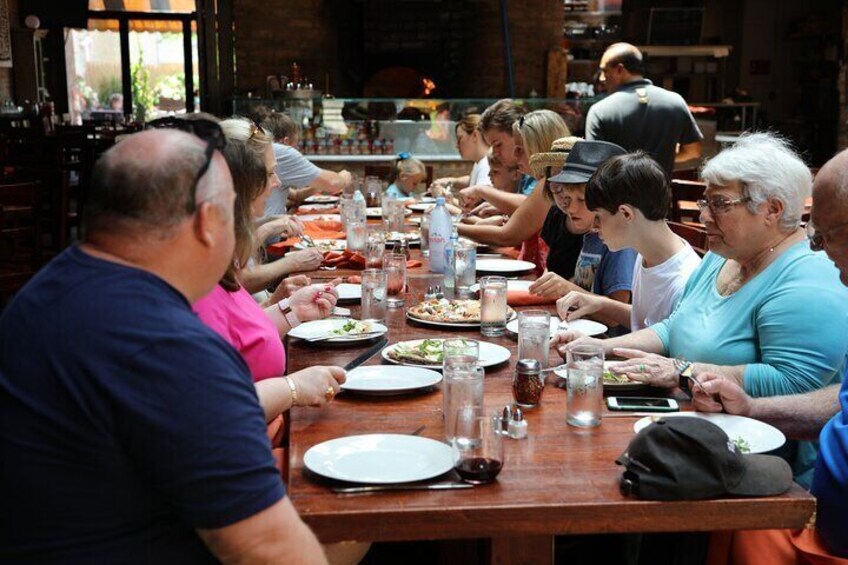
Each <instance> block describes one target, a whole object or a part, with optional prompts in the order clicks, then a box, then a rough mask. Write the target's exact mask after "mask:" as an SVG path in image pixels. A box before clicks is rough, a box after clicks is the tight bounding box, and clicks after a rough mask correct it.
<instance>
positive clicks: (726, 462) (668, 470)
mask: <svg viewBox="0 0 848 565" xmlns="http://www.w3.org/2000/svg"><path fill="white" fill-rule="evenodd" d="M616 463H618V464H619V465H623V466H624V467H626V469H627V470H626V471H625V472H624V474H623V475H622V477H621V489H622V492H624V493H625V494H632V495H634V496H637V497H639V498H643V499H646V500H703V499H708V498H721V497H729V496H774V495H778V494H781V493H784V492H786V491H787V490H789V487H790V486H792V469H791V468H790V467H789V464H788V463H787V462H786V461H784V460H783V459H781V458H780V457H776V456H773V455H756V454H748V455H744V454H742V453H741V452H740V451H739V448H738V447H737V446H736V444H735V443H734V442H732V441H730V438H728V437H727V434H726V433H724V430H722V429H721V428H719V427H718V426H716V425H715V424H713V423H712V422H709V421H707V420H705V419H703V418H691V417H676V418H664V419H661V420H659V421H657V422H655V423H653V424H650V425H649V426H647V427H646V428H644V429H643V430H642V431H640V432H639V433H638V434H636V437H634V438H633V440H632V441H631V442H630V445H629V446H628V447H627V450H626V451H625V452H624V453H623V454H622V455H621V456H620V457H619V458H618V459H616Z"/></svg>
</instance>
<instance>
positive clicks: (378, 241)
mask: <svg viewBox="0 0 848 565" xmlns="http://www.w3.org/2000/svg"><path fill="white" fill-rule="evenodd" d="M385 252H386V236H385V234H384V233H383V231H382V230H375V231H373V232H372V231H370V230H369V233H368V242H367V243H366V244H365V266H366V268H368V269H378V268H380V267H382V266H383V254H384V253H385Z"/></svg>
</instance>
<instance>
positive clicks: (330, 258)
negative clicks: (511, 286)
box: [324, 249, 423, 283]
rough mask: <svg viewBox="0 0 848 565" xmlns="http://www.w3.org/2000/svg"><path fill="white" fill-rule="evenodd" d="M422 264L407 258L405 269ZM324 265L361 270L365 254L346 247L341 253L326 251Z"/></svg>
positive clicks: (415, 267)
mask: <svg viewBox="0 0 848 565" xmlns="http://www.w3.org/2000/svg"><path fill="white" fill-rule="evenodd" d="M422 265H423V263H422V262H421V261H415V260H409V261H407V262H406V268H407V269H417V268H418V267H420V266H422ZM324 266H325V267H338V268H340V269H357V270H362V269H364V268H365V256H364V255H362V254H361V253H354V252H352V251H348V250H347V249H345V250H344V251H342V252H341V253H340V252H338V251H327V252H326V253H324ZM351 278H352V277H351ZM351 282H352V281H351ZM359 282H360V283H361V282H362V280H361V279H360V281H359Z"/></svg>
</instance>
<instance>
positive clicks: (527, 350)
mask: <svg viewBox="0 0 848 565" xmlns="http://www.w3.org/2000/svg"><path fill="white" fill-rule="evenodd" d="M550 338H551V314H550V312H548V311H546V310H525V311H524V312H519V314H518V358H519V359H535V360H536V361H538V362H539V366H540V367H541V368H542V369H545V368H546V367H547V366H548V355H549V351H550V345H549V344H550Z"/></svg>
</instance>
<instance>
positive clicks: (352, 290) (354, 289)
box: [336, 283, 362, 300]
mask: <svg viewBox="0 0 848 565" xmlns="http://www.w3.org/2000/svg"><path fill="white" fill-rule="evenodd" d="M336 292H338V293H339V300H361V299H362V285H361V284H350V283H341V284H340V285H338V286H337V287H336Z"/></svg>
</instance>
